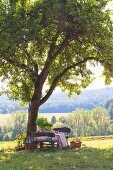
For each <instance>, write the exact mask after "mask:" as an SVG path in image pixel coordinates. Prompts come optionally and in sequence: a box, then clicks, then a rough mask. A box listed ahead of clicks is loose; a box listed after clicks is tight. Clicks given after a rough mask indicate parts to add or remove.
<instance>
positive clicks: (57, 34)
mask: <svg viewBox="0 0 113 170" xmlns="http://www.w3.org/2000/svg"><path fill="white" fill-rule="evenodd" d="M107 3H108V0H107V1H106V0H103V1H102V2H100V1H95V0H56V1H54V0H49V1H47V0H34V1H28V0H9V1H1V2H0V11H1V12H0V25H1V29H0V32H1V41H0V77H2V81H5V80H7V79H8V92H9V93H10V96H13V98H14V99H21V100H22V101H23V102H24V103H26V102H29V101H30V100H31V99H32V96H33V93H34V89H35V88H36V87H38V82H39V81H38V80H39V79H40V77H41V76H43V73H44V74H45V73H46V76H45V78H43V80H44V81H43V83H42V87H43V88H44V85H45V84H46V85H48V91H47V92H45V93H47V95H48V96H50V94H51V93H52V91H53V90H54V88H55V87H56V86H60V88H61V89H62V90H64V91H65V90H68V91H69V95H72V93H73V92H76V93H80V91H81V89H82V88H86V87H87V86H88V85H89V83H91V81H92V80H93V74H92V72H91V70H90V68H89V67H88V64H87V61H88V62H89V64H90V65H94V66H95V64H96V62H100V64H101V65H102V66H104V73H103V75H104V76H106V82H107V83H109V82H110V80H111V78H112V76H113V75H112V68H113V67H112V65H113V21H112V19H111V15H112V13H111V11H110V10H105V6H106V4H107ZM44 71H45V72H44ZM45 97H46V94H45ZM47 98H48V97H47ZM42 99H43V94H42ZM42 103H43V102H42Z"/></svg>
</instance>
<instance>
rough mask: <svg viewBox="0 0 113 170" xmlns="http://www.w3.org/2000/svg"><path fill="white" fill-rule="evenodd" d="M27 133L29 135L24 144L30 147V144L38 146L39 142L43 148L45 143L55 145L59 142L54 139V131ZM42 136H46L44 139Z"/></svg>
mask: <svg viewBox="0 0 113 170" xmlns="http://www.w3.org/2000/svg"><path fill="white" fill-rule="evenodd" d="M27 134H28V135H27V138H26V139H25V141H24V144H25V146H26V147H28V149H30V148H29V146H30V145H31V147H35V148H36V146H37V144H39V145H40V148H41V147H42V146H43V145H44V143H46V145H47V144H49V145H50V146H52V147H54V143H55V142H57V141H53V140H52V138H53V137H55V133H52V132H28V133H27ZM40 137H44V139H43V138H40Z"/></svg>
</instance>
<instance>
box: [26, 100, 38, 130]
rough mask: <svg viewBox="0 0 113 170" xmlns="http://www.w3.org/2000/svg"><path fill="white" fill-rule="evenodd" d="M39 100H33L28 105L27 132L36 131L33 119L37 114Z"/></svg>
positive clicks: (34, 119)
mask: <svg viewBox="0 0 113 170" xmlns="http://www.w3.org/2000/svg"><path fill="white" fill-rule="evenodd" d="M39 102H40V101H38V100H34V101H33V102H32V103H31V104H30V106H29V110H28V124H27V132H36V123H35V121H36V119H37V116H38V110H39Z"/></svg>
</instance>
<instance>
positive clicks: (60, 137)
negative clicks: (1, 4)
mask: <svg viewBox="0 0 113 170" xmlns="http://www.w3.org/2000/svg"><path fill="white" fill-rule="evenodd" d="M48 138H50V137H47V136H41V137H35V140H36V141H40V142H45V141H46V140H47V139H48ZM48 140H49V139H48ZM52 141H54V142H57V143H58V144H59V148H60V149H63V148H65V147H67V146H68V141H67V138H66V136H65V134H64V133H63V132H55V137H52Z"/></svg>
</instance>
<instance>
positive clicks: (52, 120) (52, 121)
mask: <svg viewBox="0 0 113 170" xmlns="http://www.w3.org/2000/svg"><path fill="white" fill-rule="evenodd" d="M56 121H57V120H56V117H55V116H52V118H51V123H52V124H55V123H56Z"/></svg>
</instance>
